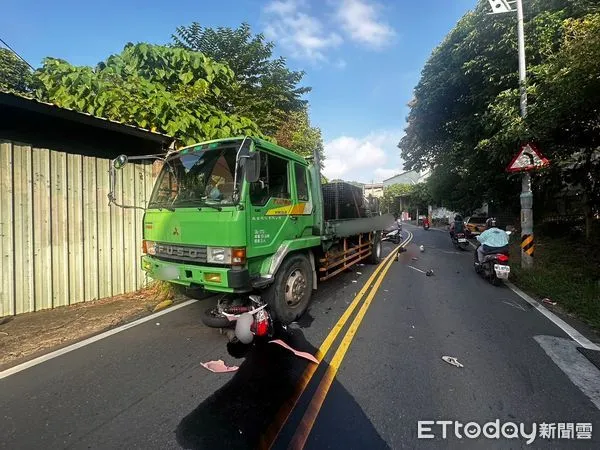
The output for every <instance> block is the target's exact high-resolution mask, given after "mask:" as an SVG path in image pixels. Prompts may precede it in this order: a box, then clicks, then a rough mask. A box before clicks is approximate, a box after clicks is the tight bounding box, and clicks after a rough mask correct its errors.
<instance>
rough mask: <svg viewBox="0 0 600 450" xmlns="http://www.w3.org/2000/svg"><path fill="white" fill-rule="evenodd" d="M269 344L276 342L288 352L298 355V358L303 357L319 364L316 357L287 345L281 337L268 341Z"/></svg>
mask: <svg viewBox="0 0 600 450" xmlns="http://www.w3.org/2000/svg"><path fill="white" fill-rule="evenodd" d="M269 344H277V345H280V346H282V347H283V348H285V349H287V350H289V351H290V352H292V353H293V354H294V355H296V356H299V357H300V358H304V359H308V360H309V361H311V362H314V363H315V364H319V361H318V360H317V358H315V357H314V356H313V355H311V354H310V353H307V352H301V351H299V350H296V349H294V348H292V347H290V346H289V345H287V344H286V343H285V342H283V341H282V340H281V339H275V340H273V341H269Z"/></svg>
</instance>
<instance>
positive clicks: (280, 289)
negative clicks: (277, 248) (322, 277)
mask: <svg viewBox="0 0 600 450" xmlns="http://www.w3.org/2000/svg"><path fill="white" fill-rule="evenodd" d="M312 288H313V272H312V268H311V265H310V261H309V260H308V258H307V257H306V256H305V255H303V254H301V253H297V254H293V255H290V256H289V257H288V258H287V259H286V260H285V261H284V262H283V264H282V265H281V267H280V268H279V270H278V271H277V274H276V275H275V281H274V282H273V284H272V285H271V286H269V287H268V288H267V290H266V291H265V293H264V294H263V297H264V300H265V301H266V302H267V304H268V305H269V306H270V308H271V313H272V314H273V316H274V319H276V320H278V321H279V322H280V323H282V324H284V325H287V324H289V323H292V322H294V321H295V320H297V319H298V318H299V317H300V316H301V315H302V314H304V312H305V311H306V309H307V308H308V303H309V302H310V297H311V294H312Z"/></svg>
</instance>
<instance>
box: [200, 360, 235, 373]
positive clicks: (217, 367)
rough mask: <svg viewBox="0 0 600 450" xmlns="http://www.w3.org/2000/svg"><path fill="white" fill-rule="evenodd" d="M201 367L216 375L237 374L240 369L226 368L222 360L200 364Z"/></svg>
mask: <svg viewBox="0 0 600 450" xmlns="http://www.w3.org/2000/svg"><path fill="white" fill-rule="evenodd" d="M200 365H201V366H202V367H204V368H205V369H208V370H210V371H211V372H214V373H227V372H235V371H236V370H238V369H239V367H238V366H226V365H225V363H224V362H223V360H222V359H219V360H218V361H208V362H205V363H200Z"/></svg>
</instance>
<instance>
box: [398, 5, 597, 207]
mask: <svg viewBox="0 0 600 450" xmlns="http://www.w3.org/2000/svg"><path fill="white" fill-rule="evenodd" d="M488 12H489V3H488V2H487V1H483V0H482V1H480V2H479V4H478V5H477V7H476V8H475V9H474V11H472V12H469V13H467V14H466V15H465V16H464V17H463V18H462V19H461V20H460V21H459V22H458V24H457V25H456V27H455V28H454V29H453V30H452V31H451V32H450V33H449V34H448V35H447V36H446V38H445V39H444V41H443V42H442V43H441V44H440V46H439V47H438V48H436V49H435V50H434V52H433V53H432V55H431V57H430V58H429V60H428V61H427V63H426V65H425V67H424V69H423V71H422V76H421V79H420V81H419V83H418V84H417V86H416V88H415V96H414V99H413V100H412V101H411V103H410V105H409V106H410V113H409V116H408V124H407V128H406V135H405V136H404V137H403V138H402V140H401V142H400V143H399V147H400V149H401V150H402V157H403V159H404V160H405V161H406V168H407V169H422V168H424V167H433V168H435V170H434V171H433V174H432V176H431V178H430V180H429V181H428V184H429V186H430V190H431V194H432V196H433V197H434V199H436V200H437V201H442V202H444V204H445V205H447V206H449V207H451V208H453V209H459V210H462V211H467V212H468V210H469V209H473V208H476V207H478V206H480V205H481V203H482V202H484V201H493V202H494V203H495V204H496V205H498V206H504V207H513V206H517V207H518V195H517V192H518V191H519V189H520V185H519V182H518V177H515V176H508V175H507V174H506V172H505V168H506V166H507V164H508V163H509V161H510V159H511V157H512V156H513V155H514V154H515V152H516V151H517V148H518V143H519V142H523V141H528V140H535V141H538V142H539V143H540V146H541V147H542V148H543V150H544V152H545V153H546V154H547V156H549V157H550V158H551V160H552V161H553V169H551V170H550V171H547V172H545V173H543V174H539V175H535V176H536V177H539V178H540V179H539V180H537V179H536V180H535V183H534V186H535V188H536V189H537V191H536V193H535V194H536V196H539V195H540V190H541V189H542V188H543V189H545V190H546V191H548V190H554V191H553V192H555V193H556V192H558V190H560V189H561V188H562V187H564V186H565V183H567V178H569V176H568V174H569V173H571V174H577V175H576V176H575V178H585V179H586V180H592V179H595V180H597V179H598V177H597V175H595V174H597V172H595V171H596V170H597V169H596V168H595V167H596V165H595V163H594V161H596V160H597V158H596V156H595V152H596V151H597V149H598V133H599V132H598V130H600V127H599V126H598V125H597V124H598V117H599V116H598V112H597V111H598V105H599V104H600V102H599V99H598V92H599V87H598V76H597V74H598V73H599V69H598V64H599V63H598V51H599V50H598V49H599V48H600V46H599V44H598V35H599V34H598V28H597V19H596V18H595V17H596V16H597V15H598V13H599V12H600V5H598V2H595V1H591V0H531V1H528V2H527V4H526V11H525V12H526V23H525V28H526V37H527V41H526V46H527V58H528V61H527V62H528V94H529V102H530V108H529V114H528V117H527V119H526V120H523V119H522V118H521V116H520V111H519V91H518V76H517V69H518V61H517V54H518V53H517V33H516V25H515V17H514V15H512V14H506V15H489V14H487V13H488ZM573 155H579V156H576V157H575V156H573ZM552 172H556V173H552ZM571 178H573V177H571ZM550 180H551V181H552V182H550ZM560 180H562V183H561V182H560ZM556 181H559V182H558V183H556ZM580 185H581V186H580V187H581V189H582V191H583V192H584V193H585V195H586V197H587V198H588V199H589V201H588V203H589V202H592V203H597V200H595V199H596V195H595V193H594V192H595V189H597V184H595V183H592V182H591V181H590V182H587V181H586V183H580ZM546 195H550V197H551V196H552V194H551V193H550V194H548V193H546ZM536 204H537V203H536ZM536 211H537V212H539V208H538V209H537V210H536ZM588 214H593V207H592V206H591V205H590V206H589V207H588Z"/></svg>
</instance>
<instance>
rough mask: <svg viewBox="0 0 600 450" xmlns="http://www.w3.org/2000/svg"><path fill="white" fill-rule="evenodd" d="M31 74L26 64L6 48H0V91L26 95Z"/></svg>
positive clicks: (29, 88)
mask: <svg viewBox="0 0 600 450" xmlns="http://www.w3.org/2000/svg"><path fill="white" fill-rule="evenodd" d="M31 74H32V72H31V69H30V68H29V66H28V65H27V63H25V62H24V61H23V60H21V58H19V57H18V56H17V55H15V54H14V53H13V52H11V51H10V50H8V49H6V48H0V90H2V91H14V92H21V93H27V92H29V91H30V90H31V83H32V76H31Z"/></svg>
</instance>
